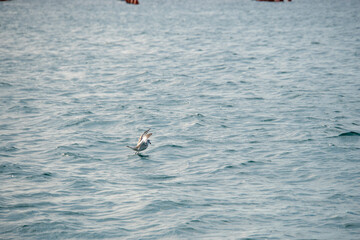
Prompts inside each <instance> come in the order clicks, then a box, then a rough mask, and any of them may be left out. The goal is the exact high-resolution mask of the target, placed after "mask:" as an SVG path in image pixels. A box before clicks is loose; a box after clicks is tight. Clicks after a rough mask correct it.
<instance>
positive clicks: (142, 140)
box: [127, 129, 152, 153]
mask: <svg viewBox="0 0 360 240" xmlns="http://www.w3.org/2000/svg"><path fill="white" fill-rule="evenodd" d="M149 131H150V129H148V130H146V131H145V132H144V133H143V134H141V136H140V137H139V141H138V143H137V145H136V146H135V147H130V146H127V147H128V148H131V149H132V150H134V151H136V153H138V152H141V151H144V150H145V149H147V147H148V146H149V144H151V142H150V140H149V138H150V136H151V135H152V133H148V132H149Z"/></svg>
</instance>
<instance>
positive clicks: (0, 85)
mask: <svg viewBox="0 0 360 240" xmlns="http://www.w3.org/2000/svg"><path fill="white" fill-rule="evenodd" d="M7 87H12V85H11V84H10V83H6V82H0V88H7Z"/></svg>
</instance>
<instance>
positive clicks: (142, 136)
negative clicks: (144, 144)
mask: <svg viewBox="0 0 360 240" xmlns="http://www.w3.org/2000/svg"><path fill="white" fill-rule="evenodd" d="M150 129H151V128H149V129H148V130H146V131H145V132H144V133H143V134H141V136H140V137H139V141H138V143H137V145H139V144H140V143H141V141H142V140H143V138H144V136H145V137H147V138H149V137H150V136H151V134H152V133H150V136H148V135H149V134H147V133H148V132H149V131H150Z"/></svg>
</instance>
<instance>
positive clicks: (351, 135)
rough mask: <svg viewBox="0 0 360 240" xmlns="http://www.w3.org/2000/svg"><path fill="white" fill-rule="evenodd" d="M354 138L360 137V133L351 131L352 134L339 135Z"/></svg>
mask: <svg viewBox="0 0 360 240" xmlns="http://www.w3.org/2000/svg"><path fill="white" fill-rule="evenodd" d="M353 136H360V133H358V132H353V131H350V132H345V133H341V134H339V137H353Z"/></svg>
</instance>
